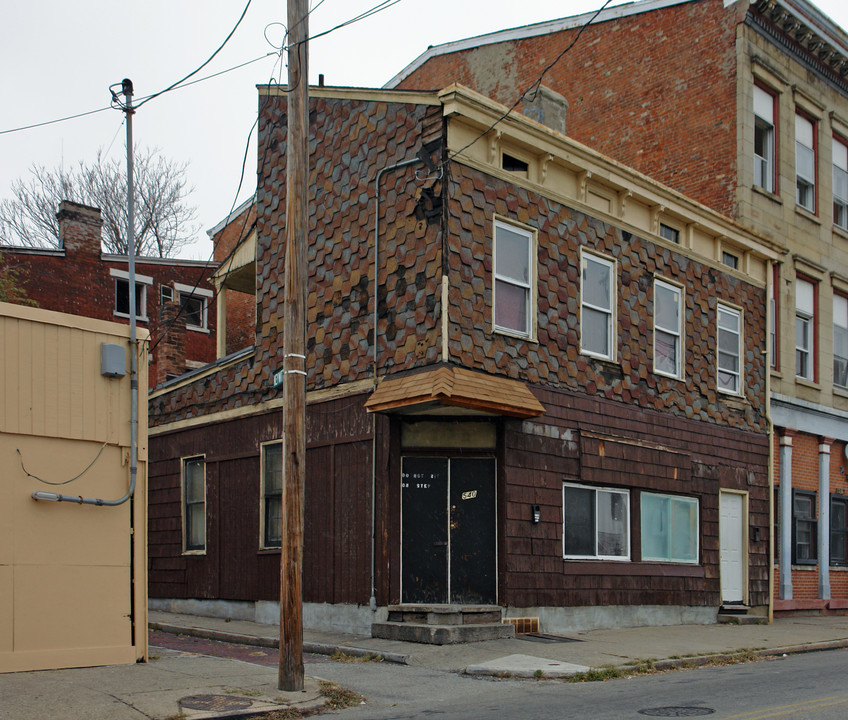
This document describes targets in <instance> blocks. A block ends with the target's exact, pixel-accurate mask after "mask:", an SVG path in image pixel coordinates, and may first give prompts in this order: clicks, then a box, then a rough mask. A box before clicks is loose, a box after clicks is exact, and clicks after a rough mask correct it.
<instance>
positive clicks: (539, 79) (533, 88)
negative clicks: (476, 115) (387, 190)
mask: <svg viewBox="0 0 848 720" xmlns="http://www.w3.org/2000/svg"><path fill="white" fill-rule="evenodd" d="M395 1H396V2H399V1H400V0H395ZM611 2H612V0H606V2H604V4H603V5H601V7H599V8H598V9H597V10H596V11H595V12H594V14H593V15H592V17H590V18H589V19H588V20H587V21H586V22H585V23H584V24H583V25H582V26H581V27H580V30H579V31H578V32H577V35H575V36H574V39H573V40H572V41H571V42H570V43H569V44H568V45H567V46H566V47H565V49H564V50H563V51H562V52H560V54H559V55H557V56H556V57H555V58H554V59H553V60H552V61H551V62H550V63H548V65H547V67H545V69H544V70H542V72H541V73H539V77H537V78H536V79H535V80H534V81H533V82H532V83H530V84H529V85H528V86H527V87H526V88H525V89H524V91H523V92H522V93H521V94H520V95H519V96H518V99H517V100H516V101H515V102H514V103H513V104H512V105H510V106H509V109H508V110H507V111H506V112H505V113H503V114H502V115H501V116H500V117H499V118H498V119H497V120H495V121H494V122H493V123H492V124H491V125H489V127H487V128H486V129H485V130H484V131H483V132H481V133H480V134H479V135H477V137H475V138H474V139H473V140H471V141H470V142H469V143H466V144H465V145H463V146H462V147H461V148H460V149H459V150H457V151H456V152H454V153H452V154H451V155H450V157H448V160H453V159H454V158H455V157H456V156H457V155H459V154H460V153H461V152H462V151H463V150H467V149H468V148H470V147H471V146H472V145H473V144H474V143H476V142H477V141H478V140H479V139H480V138H483V137H485V136H486V135H488V134H489V133H490V132H491V131H492V130H494V129H495V128H496V127H497V126H498V125H500V123H502V122H503V121H504V120H506V119H507V117H509V114H510V113H511V112H512V111H513V110H515V108H517V107H518V105H519V103H520V102H521V101H522V100H523V99H524V98H525V97H527V95H529V94H530V92H531V91H532V92H534V93H535V92H537V91H538V89H539V86H540V85H541V84H542V79H543V78H544V77H545V75H546V74H547V72H548V70H550V69H551V68H552V67H553V66H554V65H556V64H557V63H558V62H559V61H560V60H561V59H562V57H563V56H564V55H565V54H566V53H567V52H568V51H569V50H571V48H573V47H574V46H575V45H576V44H577V41H578V40H579V39H580V36H581V35H582V34H583V31H584V30H585V29H586V28H587V27H589V25H591V24H592V22H594V20H595V18H596V17H598V15H600V14H601V12H603V10H604V9H605V8H606V6H607V5H609V4H610V3H611Z"/></svg>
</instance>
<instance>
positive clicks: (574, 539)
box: [562, 484, 630, 560]
mask: <svg viewBox="0 0 848 720" xmlns="http://www.w3.org/2000/svg"><path fill="white" fill-rule="evenodd" d="M562 498H563V513H562V516H563V530H562V541H563V555H564V557H566V558H575V559H578V558H579V559H589V558H591V559H604V560H627V559H629V558H630V495H629V493H628V492H627V491H626V490H614V489H612V488H600V487H598V488H596V487H586V486H583V485H569V484H564V485H563V486H562Z"/></svg>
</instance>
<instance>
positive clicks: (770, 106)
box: [754, 85, 775, 192]
mask: <svg viewBox="0 0 848 720" xmlns="http://www.w3.org/2000/svg"><path fill="white" fill-rule="evenodd" d="M774 107H775V98H774V95H771V94H770V93H768V92H766V91H765V90H763V88H761V87H759V86H757V85H755V86H754V185H756V186H757V187H761V188H763V190H768V191H769V192H774V191H775V187H774V167H775V165H774V148H775V121H774V120H775V119H774Z"/></svg>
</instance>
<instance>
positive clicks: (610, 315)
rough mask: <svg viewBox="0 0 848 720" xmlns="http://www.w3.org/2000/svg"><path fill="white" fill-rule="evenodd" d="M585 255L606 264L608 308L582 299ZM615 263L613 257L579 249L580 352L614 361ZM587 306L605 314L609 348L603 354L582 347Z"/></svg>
mask: <svg viewBox="0 0 848 720" xmlns="http://www.w3.org/2000/svg"><path fill="white" fill-rule="evenodd" d="M585 257H590V258H592V260H594V261H596V262H598V263H600V264H602V265H606V266H607V268H608V269H609V274H610V298H609V301H610V309H609V310H607V309H606V308H600V307H596V306H595V305H591V304H590V303H587V302H585V301H584V297H585V293H584V292H583V259H584V258H585ZM616 268H617V265H616V261H615V259H614V258H608V257H605V256H603V255H598V254H596V253H593V252H589V251H588V250H584V249H583V248H581V249H580V352H581V353H583V354H584V355H590V356H591V357H596V358H600V359H602V360H610V361H612V362H615V360H616V358H617V356H618V342H617V339H618V338H617V335H616V333H615V328H616V327H617V318H616V312H615V311H616V305H617V303H618V293H617V290H618V272H617V270H616ZM584 306H585V307H587V308H589V309H590V310H595V311H596V312H600V313H603V314H605V315H607V347H608V348H609V354H608V355H604V354H603V353H599V352H595V351H593V350H589V349H587V348H585V347H583V328H584V327H585V326H584V323H583V308H584Z"/></svg>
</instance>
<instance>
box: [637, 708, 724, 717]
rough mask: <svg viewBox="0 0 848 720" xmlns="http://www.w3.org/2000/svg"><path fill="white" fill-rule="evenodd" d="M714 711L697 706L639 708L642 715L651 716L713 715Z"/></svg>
mask: <svg viewBox="0 0 848 720" xmlns="http://www.w3.org/2000/svg"><path fill="white" fill-rule="evenodd" d="M714 712H715V710H713V709H712V708H708V707H697V706H690V707H685V706H683V707H681V706H677V707H674V706H672V707H658V708H646V709H645V710H639V714H640V715H650V716H651V717H700V716H701V715H712V714H713V713H714Z"/></svg>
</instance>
